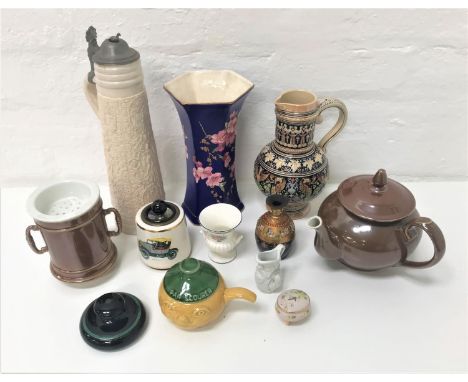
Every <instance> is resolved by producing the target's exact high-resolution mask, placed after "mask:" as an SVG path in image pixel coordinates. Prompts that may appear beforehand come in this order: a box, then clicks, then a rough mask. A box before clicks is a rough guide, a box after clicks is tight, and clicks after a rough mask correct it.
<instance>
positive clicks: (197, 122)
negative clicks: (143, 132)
mask: <svg viewBox="0 0 468 382" xmlns="http://www.w3.org/2000/svg"><path fill="white" fill-rule="evenodd" d="M252 88H253V84H252V83H251V82H250V81H248V80H246V79H245V78H243V77H241V76H240V75H238V74H237V73H235V72H233V71H230V70H201V71H194V72H188V73H185V74H182V75H181V76H179V77H177V78H175V79H173V80H172V81H169V82H168V83H166V84H165V85H164V89H165V90H166V91H167V92H168V93H169V95H170V96H171V98H172V100H173V101H174V104H175V106H176V109H177V112H178V113H179V117H180V120H181V122H182V128H183V132H184V138H185V150H186V159H187V188H186V193H185V199H184V202H183V204H182V207H183V208H184V210H185V213H186V215H187V217H188V218H189V219H190V221H191V222H192V223H194V224H197V225H198V224H200V223H199V220H198V216H199V214H200V212H201V211H202V210H203V209H204V208H205V207H207V206H209V205H211V204H214V203H227V204H232V205H234V206H236V207H237V208H239V209H240V210H242V209H243V208H244V205H243V204H242V202H241V200H240V198H239V195H238V193H237V186H236V176H235V171H236V165H235V163H236V162H235V159H236V156H235V150H236V134H237V123H238V116H239V112H240V109H241V107H242V105H243V103H244V101H245V99H246V97H247V94H248V93H249V92H250V90H252Z"/></svg>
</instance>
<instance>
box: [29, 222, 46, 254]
mask: <svg viewBox="0 0 468 382" xmlns="http://www.w3.org/2000/svg"><path fill="white" fill-rule="evenodd" d="M31 231H39V232H41V230H40V229H39V227H38V226H37V225H30V226H28V228H26V241H27V242H28V244H29V247H30V248H31V249H32V250H33V252H35V253H37V254H38V255H41V254H43V253H45V252H47V251H48V250H49V248H47V245H46V246H45V247H42V248H41V249H39V248H37V246H36V242H35V241H34V238H33V236H32V235H31ZM41 235H42V233H41ZM42 238H43V239H44V237H42Z"/></svg>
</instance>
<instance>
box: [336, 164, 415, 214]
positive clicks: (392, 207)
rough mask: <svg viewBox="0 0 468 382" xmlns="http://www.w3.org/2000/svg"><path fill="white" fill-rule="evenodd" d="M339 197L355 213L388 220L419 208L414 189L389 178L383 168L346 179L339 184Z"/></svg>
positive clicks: (345, 206)
mask: <svg viewBox="0 0 468 382" xmlns="http://www.w3.org/2000/svg"><path fill="white" fill-rule="evenodd" d="M338 199H339V200H340V203H341V204H342V205H343V206H344V208H346V209H347V210H348V211H349V212H351V213H352V214H354V215H356V216H358V217H360V218H363V219H366V220H371V221H377V222H385V223H389V222H394V221H398V220H401V219H403V218H405V217H407V216H408V215H410V214H411V213H412V212H413V211H414V209H415V208H416V200H415V199H414V196H413V194H412V193H411V191H410V190H408V189H407V188H406V187H405V186H403V185H402V184H401V183H398V182H397V181H395V180H392V179H388V178H387V172H386V171H385V170H384V169H380V170H378V171H377V172H376V174H375V175H357V176H353V177H351V178H348V179H346V180H344V181H343V182H342V183H341V184H340V186H339V187H338Z"/></svg>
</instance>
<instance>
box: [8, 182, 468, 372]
mask: <svg viewBox="0 0 468 382" xmlns="http://www.w3.org/2000/svg"><path fill="white" fill-rule="evenodd" d="M406 185H407V186H408V187H409V188H410V189H411V190H412V191H413V193H414V194H415V197H416V200H417V207H418V210H419V212H420V213H421V214H422V215H425V216H428V217H431V218H432V219H433V220H434V221H435V222H437V223H438V224H439V226H440V227H441V229H442V231H443V232H444V234H445V238H446V241H447V252H446V255H445V257H444V259H443V260H442V261H441V262H440V263H439V264H438V265H436V266H435V267H433V268H430V269H422V270H418V269H409V268H392V269H388V270H384V271H379V272H373V273H364V272H357V271H352V270H350V269H347V268H345V267H344V266H342V265H340V264H339V263H334V262H327V261H326V260H324V259H322V258H321V257H319V256H318V255H317V254H316V252H315V250H314V247H313V239H314V235H315V234H314V232H313V231H311V230H309V229H308V228H307V227H306V224H305V223H306V221H305V220H299V221H296V229H297V236H296V249H295V251H294V252H293V253H292V254H291V256H290V257H289V258H288V259H287V260H285V261H283V262H282V263H281V266H282V269H283V272H284V284H283V289H289V288H298V289H303V290H304V291H306V292H307V293H308V294H309V295H310V297H311V301H312V310H313V313H312V316H311V317H310V318H309V319H308V320H307V321H305V322H303V323H302V324H300V325H297V326H286V325H284V324H283V323H282V322H280V321H279V319H278V318H277V317H276V315H275V311H274V303H275V300H276V297H277V293H275V294H271V295H268V294H263V293H262V292H259V291H258V290H257V288H256V286H255V281H254V270H255V253H256V245H255V239H254V227H255V222H256V219H257V218H258V217H259V216H260V215H261V214H262V213H263V212H264V199H263V197H262V195H261V194H260V192H258V191H257V190H256V188H255V186H254V185H253V184H241V185H240V187H239V188H240V194H241V197H242V199H243V201H244V203H245V206H246V208H245V210H244V213H243V222H242V223H241V225H240V231H241V232H243V233H244V235H245V239H244V241H243V242H242V244H241V245H240V247H239V255H238V258H237V259H236V260H234V261H233V262H232V263H229V264H225V265H215V267H216V268H217V269H218V270H219V271H220V272H221V273H222V275H223V276H224V278H225V280H226V283H227V285H228V286H242V287H246V288H250V289H252V290H253V291H255V292H256V293H257V295H258V299H257V303H256V304H250V303H248V302H245V301H234V302H232V303H231V304H230V305H228V307H227V308H226V310H225V314H224V315H223V316H222V318H221V319H220V320H219V322H217V323H216V324H215V325H212V326H211V327H210V328H209V329H204V330H200V331H195V332H187V331H183V330H180V329H178V328H177V327H175V326H173V325H172V324H171V322H169V321H168V320H167V319H166V318H165V317H164V316H163V315H162V314H161V312H160V309H159V305H158V302H157V288H158V286H159V284H160V282H161V280H162V278H163V276H164V272H163V271H157V270H153V269H150V268H148V267H146V266H145V265H143V263H142V262H141V261H140V260H139V258H138V250H137V245H136V239H135V237H134V236H127V235H123V234H122V235H120V236H119V237H116V238H114V242H115V243H116V245H117V247H118V251H119V255H118V262H117V265H116V266H115V268H114V270H113V271H112V272H111V273H110V274H109V275H108V276H105V277H103V278H101V279H98V280H96V281H93V282H91V283H89V284H87V285H82V286H75V285H69V284H65V283H62V282H60V281H58V280H56V279H55V278H54V277H53V276H52V275H51V273H50V271H49V257H48V255H47V254H43V255H36V254H34V253H33V252H32V251H31V250H30V249H29V247H28V245H27V243H26V241H25V238H24V230H25V228H26V226H27V225H29V224H32V220H31V219H30V218H29V216H28V215H27V212H26V209H25V200H26V198H27V197H28V195H29V194H30V193H31V192H32V190H33V189H32V188H4V189H2V190H1V367H2V371H4V372H118V373H119V372H194V373H197V372H207V373H209V372H291V373H294V372H466V371H467V369H468V366H467V363H468V362H467V324H468V320H467V306H468V298H467V296H468V293H467V292H468V288H467V280H468V277H467V268H466V260H467V197H468V187H467V186H468V183H464V182H450V183H447V182H443V183H442V182H441V183H437V182H435V183H429V182H424V183H423V182H420V183H406ZM335 189H336V185H334V184H329V185H327V187H326V189H325V190H324V192H323V193H322V194H321V196H320V197H319V198H318V199H317V200H316V201H314V202H313V203H312V208H311V214H312V213H315V212H316V211H317V208H318V206H319V204H320V202H321V201H322V200H323V199H324V198H325V196H326V195H328V194H329V193H330V192H331V191H333V190H335ZM101 190H102V194H104V195H103V199H104V206H106V207H107V206H109V205H110V204H109V198H108V194H107V189H106V188H105V187H101ZM166 193H167V195H172V198H170V199H172V200H175V201H178V202H180V201H181V199H182V197H183V185H179V186H177V187H173V188H172V189H171V188H169V187H167V188H166ZM189 229H190V233H191V239H192V244H193V252H192V255H193V256H194V257H196V258H199V259H202V260H207V259H208V257H207V249H206V248H205V246H204V242H203V238H202V237H201V235H200V234H199V233H198V231H199V230H198V228H197V227H195V226H193V225H190V224H189ZM430 255H432V245H431V243H430V241H429V239H428V238H427V237H426V238H424V239H423V240H422V241H421V244H420V246H419V247H418V249H417V251H416V252H415V253H414V255H413V256H412V257H413V258H414V259H418V260H419V259H424V258H427V257H429V256H430ZM110 291H125V292H129V293H133V294H135V295H136V296H137V297H139V298H140V299H141V300H142V302H143V304H144V305H145V307H146V310H147V313H148V319H147V327H146V330H145V332H144V334H143V335H142V336H141V337H140V339H139V340H138V341H137V342H135V343H134V344H133V345H132V346H131V347H128V348H126V349H124V350H121V351H118V352H109V353H106V352H100V351H98V350H95V349H93V348H91V347H89V346H88V345H86V344H85V342H84V341H83V340H82V339H81V336H80V333H79V330H78V323H79V319H80V316H81V313H82V312H83V309H84V308H85V307H86V306H87V305H88V304H89V302H90V301H92V300H93V299H95V298H97V297H99V296H100V295H102V294H103V293H106V292H110Z"/></svg>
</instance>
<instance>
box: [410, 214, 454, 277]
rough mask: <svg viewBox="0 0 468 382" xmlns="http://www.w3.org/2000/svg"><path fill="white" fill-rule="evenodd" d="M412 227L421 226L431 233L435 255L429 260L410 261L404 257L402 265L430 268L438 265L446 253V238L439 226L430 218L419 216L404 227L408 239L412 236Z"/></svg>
mask: <svg viewBox="0 0 468 382" xmlns="http://www.w3.org/2000/svg"><path fill="white" fill-rule="evenodd" d="M412 227H417V228H420V229H422V230H423V231H424V232H426V233H427V234H428V235H429V237H430V239H431V240H432V244H433V245H434V255H433V256H432V258H431V259H430V260H428V261H409V260H406V259H403V261H402V262H401V265H405V266H407V267H412V268H429V267H432V266H433V265H436V264H437V263H438V262H439V261H440V260H441V259H442V257H443V256H444V253H445V238H444V235H443V234H442V231H441V230H440V228H439V226H438V225H437V224H436V223H434V222H433V221H432V220H431V219H429V218H424V217H418V218H416V219H414V220H412V221H411V222H409V223H408V224H407V225H406V226H405V227H404V228H403V233H404V235H405V238H406V239H407V240H409V239H410V238H411V236H410V234H409V230H410V229H411V228H412Z"/></svg>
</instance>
